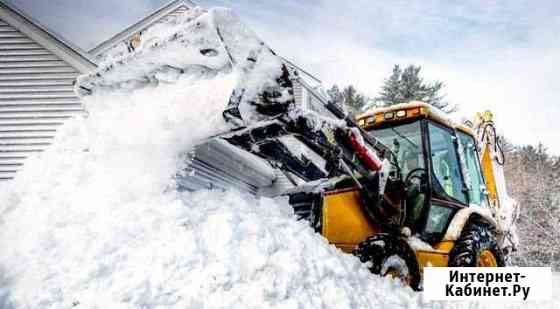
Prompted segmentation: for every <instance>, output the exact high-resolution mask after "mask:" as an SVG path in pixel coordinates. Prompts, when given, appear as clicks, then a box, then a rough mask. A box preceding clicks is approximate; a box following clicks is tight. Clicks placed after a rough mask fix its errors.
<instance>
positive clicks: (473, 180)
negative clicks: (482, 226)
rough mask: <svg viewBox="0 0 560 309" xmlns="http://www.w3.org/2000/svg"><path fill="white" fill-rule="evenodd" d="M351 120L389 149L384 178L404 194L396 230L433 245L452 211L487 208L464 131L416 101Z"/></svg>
mask: <svg viewBox="0 0 560 309" xmlns="http://www.w3.org/2000/svg"><path fill="white" fill-rule="evenodd" d="M357 120H358V124H359V125H360V127H362V128H363V129H364V130H366V131H367V132H368V134H370V135H371V136H372V137H374V138H376V139H377V140H379V141H380V142H381V143H383V144H384V145H386V146H387V147H388V148H389V149H391V152H392V154H393V155H391V156H390V160H391V161H392V163H393V164H391V170H390V172H389V179H391V178H393V179H396V178H399V179H402V182H403V184H404V188H405V190H406V195H405V196H406V198H405V200H404V201H402V202H401V208H402V209H401V213H403V218H402V222H401V226H404V227H408V228H410V229H411V231H412V233H413V234H417V235H419V236H420V237H421V238H422V239H423V240H425V241H427V242H430V243H434V242H438V241H440V240H441V239H442V237H443V235H444V233H445V231H446V230H447V227H448V226H449V223H450V221H451V219H452V218H453V216H454V214H455V213H456V212H457V211H458V210H460V209H462V208H464V207H469V206H479V207H488V197H487V193H486V189H485V184H484V178H483V176H482V171H481V167H480V163H479V162H480V160H479V154H478V151H477V146H476V139H475V138H474V134H473V133H472V131H471V130H470V129H469V128H467V127H464V126H461V125H457V124H455V123H453V122H452V121H451V120H449V119H448V118H447V117H446V116H445V115H444V114H443V113H442V112H441V111H439V110H438V109H436V108H435V107H433V106H430V105H428V104H426V103H421V102H412V103H407V104H398V105H393V106H390V107H387V108H381V109H375V110H374V111H372V112H370V113H366V114H364V115H361V116H359V117H358V118H357ZM398 175H400V176H398ZM388 188H389V189H388V190H390V187H388ZM386 193H387V191H386Z"/></svg>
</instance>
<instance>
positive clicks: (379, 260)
mask: <svg viewBox="0 0 560 309" xmlns="http://www.w3.org/2000/svg"><path fill="white" fill-rule="evenodd" d="M352 253H353V254H354V255H355V256H357V257H358V258H359V259H360V261H361V262H362V263H368V262H369V263H370V264H369V266H368V268H369V270H370V271H371V272H372V273H374V274H376V275H380V276H392V277H393V278H398V279H400V280H401V281H402V282H403V283H404V284H407V285H409V286H410V287H412V289H414V290H416V291H418V290H419V289H420V270H419V268H418V261H416V255H415V254H414V251H413V250H412V249H411V248H410V246H409V245H408V244H407V243H406V242H405V241H403V240H401V239H399V238H398V237H395V236H391V235H388V234H377V235H374V236H371V237H369V238H368V239H366V240H364V241H363V242H361V243H360V244H359V245H358V246H357V247H356V248H355V249H354V251H353V252H352Z"/></svg>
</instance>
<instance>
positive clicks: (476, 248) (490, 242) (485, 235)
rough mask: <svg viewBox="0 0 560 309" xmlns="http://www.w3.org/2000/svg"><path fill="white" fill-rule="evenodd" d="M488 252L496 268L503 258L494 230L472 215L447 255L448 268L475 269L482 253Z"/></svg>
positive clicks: (478, 216) (478, 217)
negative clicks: (493, 258)
mask: <svg viewBox="0 0 560 309" xmlns="http://www.w3.org/2000/svg"><path fill="white" fill-rule="evenodd" d="M485 250H488V251H490V252H491V253H492V254H493V255H494V257H495V259H496V264H497V266H498V267H504V266H505V264H506V263H505V258H504V254H503V252H502V250H501V249H500V246H499V245H498V241H497V239H496V229H495V228H494V227H493V226H492V225H491V224H489V223H488V222H487V221H486V220H484V219H483V218H482V217H481V216H480V215H476V214H475V215H472V216H471V218H470V219H469V221H468V222H467V224H465V227H464V228H463V231H462V232H461V236H459V239H457V241H456V242H455V246H454V247H453V249H451V252H450V253H449V262H448V265H449V266H450V267H476V266H477V265H478V263H479V259H480V255H481V253H482V252H483V251H485Z"/></svg>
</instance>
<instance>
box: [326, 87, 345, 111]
mask: <svg viewBox="0 0 560 309" xmlns="http://www.w3.org/2000/svg"><path fill="white" fill-rule="evenodd" d="M327 94H328V95H329V96H330V97H331V99H332V101H333V102H334V103H335V104H337V105H339V106H342V104H343V103H344V96H343V95H342V92H341V91H340V88H338V86H337V85H333V86H332V87H331V89H329V90H327Z"/></svg>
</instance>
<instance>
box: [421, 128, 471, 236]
mask: <svg viewBox="0 0 560 309" xmlns="http://www.w3.org/2000/svg"><path fill="white" fill-rule="evenodd" d="M426 128H427V133H428V134H426V138H427V141H426V144H427V145H428V147H426V151H427V154H426V157H427V158H428V160H427V161H428V164H429V171H428V174H429V176H428V177H429V183H430V186H429V187H430V188H431V190H430V199H429V202H428V205H427V207H426V211H425V212H424V221H423V223H424V224H423V229H422V232H421V234H422V236H423V237H422V238H424V239H426V240H428V241H429V242H431V243H435V242H438V241H439V240H441V238H442V237H443V234H444V233H445V231H446V230H447V227H448V226H449V223H450V221H451V219H452V218H453V216H454V215H455V213H456V212H457V211H458V210H459V209H461V208H464V207H467V206H468V205H469V195H468V188H467V186H466V183H465V177H464V175H463V172H462V167H461V161H460V157H459V153H458V143H459V142H458V138H457V136H456V134H455V131H454V130H453V129H450V128H447V127H444V126H442V125H440V124H437V123H435V122H432V121H428V122H427V124H426Z"/></svg>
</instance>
